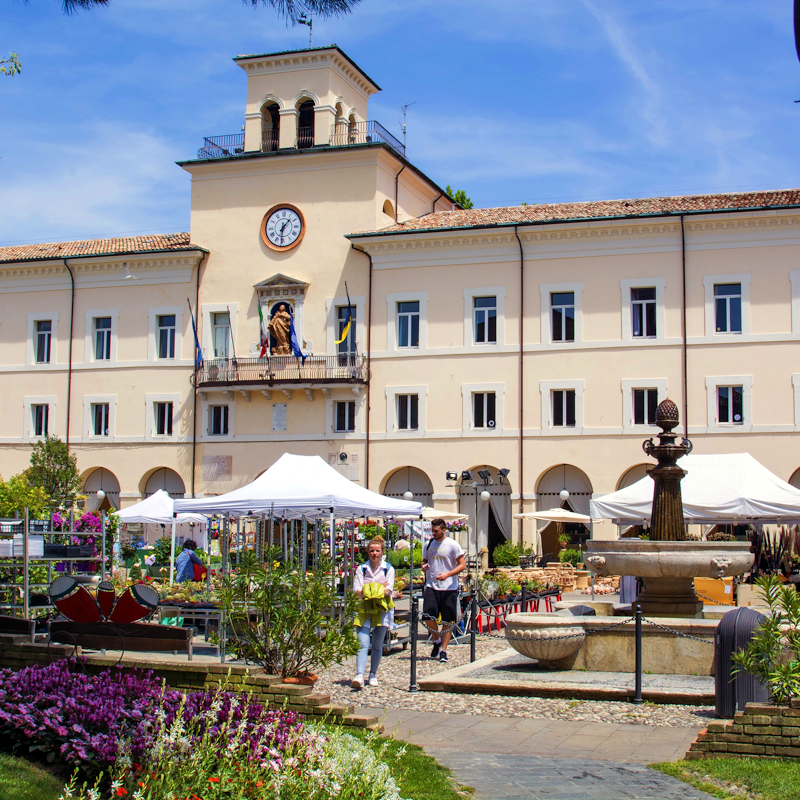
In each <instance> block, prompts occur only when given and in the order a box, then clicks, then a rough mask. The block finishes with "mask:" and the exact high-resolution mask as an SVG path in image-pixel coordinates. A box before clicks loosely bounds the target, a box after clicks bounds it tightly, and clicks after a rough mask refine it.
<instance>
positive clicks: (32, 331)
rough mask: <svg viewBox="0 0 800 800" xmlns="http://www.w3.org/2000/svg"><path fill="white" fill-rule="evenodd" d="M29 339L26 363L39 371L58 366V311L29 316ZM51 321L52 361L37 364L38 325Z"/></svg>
mask: <svg viewBox="0 0 800 800" xmlns="http://www.w3.org/2000/svg"><path fill="white" fill-rule="evenodd" d="M27 317H28V339H27V342H26V347H25V349H26V353H25V363H26V364H27V365H29V366H33V367H36V368H37V369H47V368H48V367H54V366H56V365H57V364H58V358H57V355H58V354H57V352H56V350H57V346H58V311H41V312H38V313H35V312H34V313H32V314H28V315H27ZM46 320H49V321H50V322H51V323H52V326H51V327H52V330H51V331H50V361H48V362H47V363H44V364H37V363H36V323H37V322H45V321H46Z"/></svg>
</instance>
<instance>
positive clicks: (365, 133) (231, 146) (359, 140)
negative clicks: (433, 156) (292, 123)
mask: <svg viewBox="0 0 800 800" xmlns="http://www.w3.org/2000/svg"><path fill="white" fill-rule="evenodd" d="M377 143H383V144H387V145H389V147H391V148H392V149H393V150H394V151H395V152H397V153H398V154H399V155H400V156H402V157H403V158H405V155H406V148H405V147H404V145H402V144H401V143H400V141H398V140H397V139H396V138H395V137H394V136H392V134H391V133H389V131H387V130H386V128H384V127H383V125H381V124H380V123H379V122H375V120H367V121H365V122H353V123H350V122H337V123H335V124H334V125H331V132H330V136H329V138H328V142H327V144H321V145H320V144H318V145H315V144H314V128H313V127H303V128H298V129H297V136H296V138H295V147H296V148H297V149H298V150H306V149H308V148H312V147H313V148H325V147H352V146H356V145H364V144H377ZM278 148H279V138H278V131H276V130H270V131H263V132H262V134H261V152H262V153H272V152H275V151H276V150H278ZM243 155H246V152H245V149H244V134H243V133H231V134H228V135H227V136H206V137H205V138H204V139H203V146H202V147H201V148H200V149H199V150H198V151H197V158H198V159H214V158H231V157H235V156H243Z"/></svg>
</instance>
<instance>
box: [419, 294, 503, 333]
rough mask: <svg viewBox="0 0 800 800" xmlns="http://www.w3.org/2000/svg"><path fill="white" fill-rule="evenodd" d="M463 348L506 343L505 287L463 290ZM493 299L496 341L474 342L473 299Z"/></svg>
mask: <svg viewBox="0 0 800 800" xmlns="http://www.w3.org/2000/svg"><path fill="white" fill-rule="evenodd" d="M463 293H464V347H497V346H499V345H504V344H505V341H506V335H505V334H506V287H505V286H483V287H478V288H474V289H464V290H463ZM476 297H494V298H495V301H496V303H497V317H496V319H497V341H496V342H476V341H475V307H474V306H475V298H476ZM420 338H421V337H420Z"/></svg>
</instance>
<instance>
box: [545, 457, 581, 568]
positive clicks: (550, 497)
mask: <svg viewBox="0 0 800 800" xmlns="http://www.w3.org/2000/svg"><path fill="white" fill-rule="evenodd" d="M564 489H566V490H567V491H568V492H569V498H568V499H566V500H563V499H562V498H561V492H563V491H564ZM591 499H592V482H591V481H590V480H589V476H588V475H587V474H586V473H585V472H584V471H583V470H582V469H579V468H578V467H574V466H573V465H572V464H559V465H557V466H555V467H551V468H550V469H548V470H547V472H545V473H544V474H543V475H542V476H541V477H540V478H539V482H538V483H537V485H536V508H537V510H538V511H547V510H549V509H551V508H566V509H567V510H569V511H575V512H576V513H578V514H586V515H587V516H588V515H589V502H590V501H591ZM563 534H566V535H568V536H570V537H572V541H573V542H576V543H577V541H582V540H583V539H585V538H586V537H587V536H588V535H589V529H588V528H587V527H586V525H583V524H582V523H580V522H578V523H563V522H547V523H545V524H544V525H543V527H542V528H540V529H539V531H538V535H539V536H540V537H541V548H542V553H543V554H550V553H552V554H554V555H555V554H556V553H558V551H559V550H561V549H562V542H559V536H562V535H563ZM570 546H573V545H570Z"/></svg>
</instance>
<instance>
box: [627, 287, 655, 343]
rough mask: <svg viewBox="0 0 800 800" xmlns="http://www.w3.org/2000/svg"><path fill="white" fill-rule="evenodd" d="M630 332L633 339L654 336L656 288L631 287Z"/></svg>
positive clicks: (652, 337)
mask: <svg viewBox="0 0 800 800" xmlns="http://www.w3.org/2000/svg"><path fill="white" fill-rule="evenodd" d="M631 333H632V334H633V337H634V338H635V339H655V337H656V290H655V288H654V287H652V288H647V289H631Z"/></svg>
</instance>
